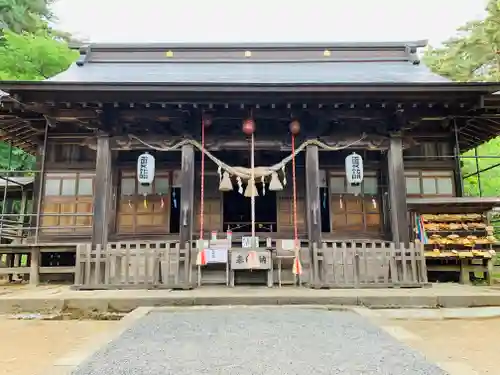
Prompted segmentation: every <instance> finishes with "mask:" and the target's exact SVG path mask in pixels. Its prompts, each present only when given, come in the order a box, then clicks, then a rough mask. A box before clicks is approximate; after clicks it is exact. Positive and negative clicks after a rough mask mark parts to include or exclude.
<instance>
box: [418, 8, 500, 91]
mask: <svg viewBox="0 0 500 375" xmlns="http://www.w3.org/2000/svg"><path fill="white" fill-rule="evenodd" d="M486 11H487V15H486V17H485V18H484V19H483V20H479V21H471V22H469V23H467V24H466V25H464V26H462V27H461V28H459V29H458V36H457V37H454V38H452V39H450V40H448V41H446V42H444V43H443V46H441V47H438V48H433V47H429V48H428V49H427V51H426V52H425V55H424V59H423V61H424V62H425V63H426V64H427V65H428V66H429V67H430V68H431V69H432V70H433V71H434V72H436V73H438V74H440V75H442V76H444V77H447V78H450V79H452V80H454V81H463V82H468V81H475V82H478V81H500V0H490V1H489V2H488V5H487V7H486Z"/></svg>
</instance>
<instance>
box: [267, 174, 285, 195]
mask: <svg viewBox="0 0 500 375" xmlns="http://www.w3.org/2000/svg"><path fill="white" fill-rule="evenodd" d="M269 190H271V191H280V190H283V185H281V181H280V178H279V177H278V173H276V172H273V173H271V182H270V183H269Z"/></svg>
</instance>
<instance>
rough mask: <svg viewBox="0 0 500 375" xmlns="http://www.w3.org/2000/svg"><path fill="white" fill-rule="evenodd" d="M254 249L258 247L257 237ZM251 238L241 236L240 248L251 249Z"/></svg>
mask: <svg viewBox="0 0 500 375" xmlns="http://www.w3.org/2000/svg"><path fill="white" fill-rule="evenodd" d="M254 240H255V247H259V237H255V238H254ZM252 245H253V244H252V236H243V237H241V247H243V248H245V249H251V248H252V247H253V246H252Z"/></svg>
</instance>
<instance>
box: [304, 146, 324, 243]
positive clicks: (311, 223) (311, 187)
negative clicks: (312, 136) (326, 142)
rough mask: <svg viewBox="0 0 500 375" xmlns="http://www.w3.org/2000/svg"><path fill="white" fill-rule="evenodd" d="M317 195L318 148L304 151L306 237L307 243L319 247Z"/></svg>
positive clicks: (319, 217)
mask: <svg viewBox="0 0 500 375" xmlns="http://www.w3.org/2000/svg"><path fill="white" fill-rule="evenodd" d="M320 204H321V203H320V194H319V153H318V146H307V149H306V209H307V219H306V220H307V236H308V239H309V241H310V242H311V244H312V243H316V244H317V246H318V247H321V244H320V241H321V209H320Z"/></svg>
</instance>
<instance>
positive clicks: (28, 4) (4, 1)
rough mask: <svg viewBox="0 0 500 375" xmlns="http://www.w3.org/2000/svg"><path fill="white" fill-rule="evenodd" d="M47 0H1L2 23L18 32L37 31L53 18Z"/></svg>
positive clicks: (0, 22)
mask: <svg viewBox="0 0 500 375" xmlns="http://www.w3.org/2000/svg"><path fill="white" fill-rule="evenodd" d="M51 2H52V1H46V0H0V24H4V27H6V28H8V29H10V30H12V31H14V32H16V33H22V32H29V33H36V32H38V31H40V30H42V29H45V28H47V27H48V24H47V22H48V21H50V20H52V19H53V14H52V13H51V11H50V8H49V6H50V3H51Z"/></svg>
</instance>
